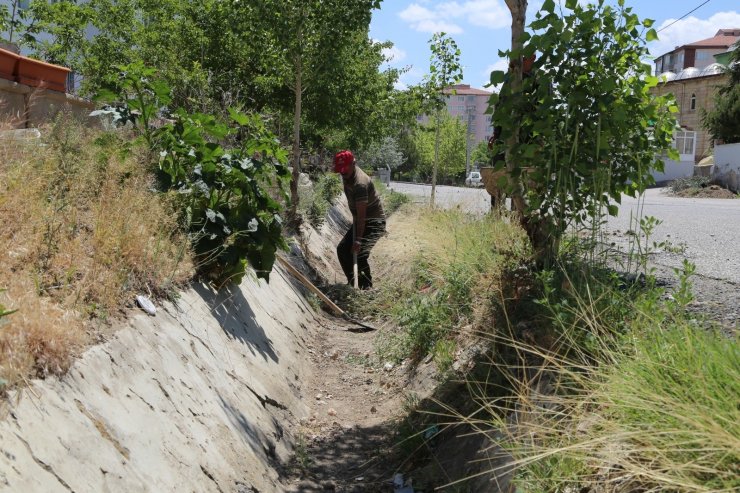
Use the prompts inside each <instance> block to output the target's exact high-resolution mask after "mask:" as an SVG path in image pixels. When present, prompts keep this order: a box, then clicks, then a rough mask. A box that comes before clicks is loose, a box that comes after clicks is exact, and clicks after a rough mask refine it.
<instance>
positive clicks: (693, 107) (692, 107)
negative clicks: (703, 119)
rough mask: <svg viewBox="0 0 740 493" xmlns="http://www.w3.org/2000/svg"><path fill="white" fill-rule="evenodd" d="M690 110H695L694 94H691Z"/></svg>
mask: <svg viewBox="0 0 740 493" xmlns="http://www.w3.org/2000/svg"><path fill="white" fill-rule="evenodd" d="M690 108H691V109H692V110H695V109H696V94H694V93H691V106H690Z"/></svg>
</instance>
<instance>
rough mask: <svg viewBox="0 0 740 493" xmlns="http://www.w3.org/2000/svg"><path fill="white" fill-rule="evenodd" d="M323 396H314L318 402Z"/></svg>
mask: <svg viewBox="0 0 740 493" xmlns="http://www.w3.org/2000/svg"><path fill="white" fill-rule="evenodd" d="M323 397H324V396H323V395H321V394H316V400H317V401H320V400H321V399H322V398H323Z"/></svg>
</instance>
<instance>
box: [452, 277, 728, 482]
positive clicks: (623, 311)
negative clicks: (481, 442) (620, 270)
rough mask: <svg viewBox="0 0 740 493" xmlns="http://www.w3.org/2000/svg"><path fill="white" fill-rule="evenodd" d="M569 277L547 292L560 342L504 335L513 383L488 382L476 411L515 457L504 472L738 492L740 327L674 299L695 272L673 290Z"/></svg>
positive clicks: (534, 478)
mask: <svg viewBox="0 0 740 493" xmlns="http://www.w3.org/2000/svg"><path fill="white" fill-rule="evenodd" d="M590 272H592V273H593V270H590ZM567 279H568V280H569V281H570V282H569V283H568V286H567V289H566V290H565V291H562V292H557V293H555V296H550V297H543V298H542V299H541V300H540V303H541V304H542V305H543V307H545V308H546V309H547V310H548V311H549V312H550V315H551V317H552V320H551V322H552V325H553V326H554V327H555V331H554V332H555V333H557V334H558V340H557V344H554V345H551V347H547V348H546V347H543V345H542V344H533V343H531V342H528V341H525V340H522V339H521V338H514V337H512V336H506V337H499V338H498V339H497V341H496V342H498V343H499V344H500V345H501V347H507V348H508V349H510V351H509V353H510V354H509V356H508V359H507V358H504V357H501V358H500V360H496V361H495V362H494V364H493V365H492V366H491V368H492V371H493V372H495V373H496V374H498V375H503V377H504V378H505V379H506V381H507V384H506V385H505V387H506V388H508V389H509V391H508V392H507V393H506V394H505V395H504V396H497V397H496V396H491V395H486V392H485V390H481V391H479V392H478V400H479V402H480V403H481V406H482V409H483V411H485V412H479V413H478V415H479V416H484V415H485V416H491V417H492V419H493V425H494V427H496V428H497V429H499V430H501V431H503V432H504V437H503V438H502V439H501V441H500V444H502V445H504V446H505V447H506V451H505V452H503V454H504V455H507V456H511V457H513V461H511V462H508V463H507V464H506V465H505V466H503V467H501V468H500V469H499V470H498V471H497V472H499V473H504V472H507V471H512V470H515V471H516V472H515V475H516V477H515V481H516V484H517V490H521V491H583V492H590V493H597V492H598V493H611V492H632V491H646V492H648V491H650V492H652V491H655V492H657V491H671V492H710V491H711V492H719V491H728V492H729V491H740V408H738V405H737V403H738V395H740V346H739V345H738V342H739V340H738V339H737V337H735V338H730V337H727V335H725V334H722V333H719V332H712V331H708V330H705V329H702V328H700V327H699V326H698V325H697V324H696V321H695V320H692V317H694V316H695V315H690V314H689V313H687V312H686V311H685V310H684V308H683V305H681V303H680V302H678V301H676V300H679V299H680V298H681V290H682V289H683V288H684V287H685V286H687V282H688V281H687V278H686V277H685V275H681V276H679V280H680V286H679V287H678V288H676V290H675V291H674V292H673V293H672V294H673V300H670V299H669V300H666V299H665V296H664V292H663V291H662V290H661V288H657V287H655V286H651V285H648V286H645V287H641V286H640V285H639V284H637V285H634V286H626V285H625V284H624V283H622V282H621V281H619V280H618V279H616V278H612V283H608V282H604V280H603V279H595V278H583V279H581V280H579V279H578V278H577V277H575V276H568V277H567ZM473 386H476V387H478V388H481V389H483V388H484V387H485V386H484V385H480V384H476V383H473ZM461 419H463V420H465V421H470V419H471V418H465V417H461ZM474 424H475V425H477V426H478V427H480V428H481V429H483V428H485V427H486V425H490V424H491V423H490V422H486V420H485V419H483V418H476V420H474Z"/></svg>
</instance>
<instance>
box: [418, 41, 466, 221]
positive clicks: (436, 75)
mask: <svg viewBox="0 0 740 493" xmlns="http://www.w3.org/2000/svg"><path fill="white" fill-rule="evenodd" d="M429 48H430V49H431V50H432V56H431V58H430V61H431V63H430V65H429V74H428V75H427V76H426V77H425V80H424V83H423V87H424V89H425V92H426V97H427V101H428V107H429V109H431V110H432V111H433V113H434V118H435V121H436V122H437V125H436V130H435V137H434V164H433V166H432V196H431V202H430V205H431V207H434V201H435V193H436V187H437V168H438V167H439V143H440V129H441V126H442V124H441V120H442V110H444V108H445V95H444V90H445V89H447V88H448V87H450V86H452V85H454V84H457V83H459V82H460V81H461V80H462V78H463V71H462V65H460V49H459V48H458V47H457V43H455V40H454V39H452V38H451V37H449V36H447V34H446V33H443V32H440V33H435V34H434V36H432V39H430V40H429Z"/></svg>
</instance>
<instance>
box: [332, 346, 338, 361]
mask: <svg viewBox="0 0 740 493" xmlns="http://www.w3.org/2000/svg"><path fill="white" fill-rule="evenodd" d="M331 359H333V360H337V359H339V350H337V349H335V350H334V351H332V353H331Z"/></svg>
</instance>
